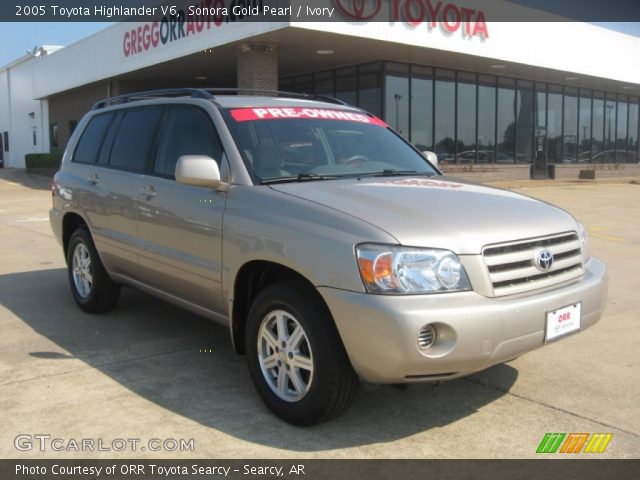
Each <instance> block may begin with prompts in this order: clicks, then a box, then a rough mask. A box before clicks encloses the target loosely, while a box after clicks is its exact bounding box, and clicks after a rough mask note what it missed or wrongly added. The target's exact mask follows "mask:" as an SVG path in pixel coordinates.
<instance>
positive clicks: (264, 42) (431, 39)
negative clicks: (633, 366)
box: [0, 0, 640, 181]
mask: <svg viewBox="0 0 640 480" xmlns="http://www.w3.org/2000/svg"><path fill="white" fill-rule="evenodd" d="M424 2H426V3H422V0H413V1H409V0H406V1H405V0H389V1H387V0H380V1H378V2H375V1H373V2H369V3H367V2H363V3H362V4H363V5H365V9H364V11H363V10H360V11H353V10H350V6H353V5H358V4H359V3H358V2H347V1H345V0H342V1H340V0H335V1H330V0H327V1H326V5H327V6H328V7H332V8H334V7H338V8H336V11H335V12H334V15H333V16H332V17H331V18H333V19H338V20H341V21H331V22H314V21H304V22H303V21H294V20H292V19H290V18H288V19H286V21H281V20H278V18H275V19H274V20H273V21H260V22H251V21H240V22H238V21H234V22H230V21H225V18H224V16H221V15H210V14H204V13H202V12H201V11H200V12H194V14H193V15H189V14H187V15H186V17H181V16H178V17H175V18H174V17H167V16H163V15H162V14H161V13H160V14H159V15H158V16H157V18H145V19H143V20H142V21H140V22H136V23H134V22H122V23H114V24H112V25H111V26H109V27H107V28H105V29H104V30H101V31H98V32H97V33H95V34H93V35H91V36H89V37H87V38H84V39H82V40H80V41H78V42H76V43H73V44H71V45H68V46H66V47H65V48H55V47H42V48H40V49H37V50H36V51H34V52H32V54H30V55H26V56H24V57H23V58H20V59H17V60H16V61H14V62H12V63H10V64H8V65H6V66H3V67H0V152H1V153H0V155H1V157H0V158H1V159H2V162H3V163H4V167H5V168H7V167H11V168H24V166H25V154H28V153H38V152H49V151H51V152H55V151H62V150H64V147H65V145H66V143H67V141H68V139H69V136H70V135H71V133H72V132H73V130H74V128H75V126H76V125H77V123H78V121H79V120H80V118H81V117H82V116H83V114H84V113H85V112H87V111H88V110H89V109H90V108H91V106H92V104H93V103H95V102H97V101H98V100H101V99H104V98H106V97H110V96H115V95H119V94H123V93H128V92H133V91H139V90H151V89H157V88H173V87H202V88H208V87H238V88H242V89H265V90H284V91H292V92H305V93H309V94H315V95H326V96H333V97H336V98H338V99H340V100H342V101H344V102H346V103H349V104H352V105H356V106H359V107H361V108H364V109H366V110H368V111H370V112H372V113H373V114H375V115H377V116H379V117H381V118H382V119H384V120H385V121H386V122H387V123H388V124H389V125H390V126H391V127H392V128H394V129H395V130H397V131H398V132H399V133H400V134H401V135H403V136H404V137H405V138H407V139H408V140H409V141H411V142H412V143H413V144H414V145H416V146H418V148H420V149H421V150H431V151H434V152H436V153H437V155H438V159H439V162H440V165H441V167H442V169H443V170H445V171H447V172H450V173H452V174H455V175H460V176H470V177H472V178H476V179H478V180H480V181H484V180H500V179H524V178H530V177H531V176H533V177H534V178H543V177H547V176H551V177H552V178H590V177H593V176H594V175H595V177H596V178H600V177H603V176H612V175H613V176H628V175H638V174H640V165H639V162H640V158H639V142H638V137H639V133H640V132H639V124H640V122H639V115H640V111H639V99H640V38H639V37H635V36H630V35H626V34H622V33H619V32H616V31H612V30H608V29H604V28H602V27H599V26H595V25H593V24H590V23H582V22H568V21H565V22H558V21H549V22H539V21H537V22H504V21H493V20H492V18H494V17H495V14H494V13H493V11H492V10H490V9H488V8H484V7H481V6H478V5H481V4H479V3H478V2H477V1H476V2H474V1H468V2H465V1H464V0H460V1H459V2H458V1H452V2H447V1H444V2H441V3H440V5H441V7H440V11H439V12H438V13H437V14H436V15H435V16H434V15H432V14H433V13H434V12H433V11H431V16H430V9H433V8H434V7H433V5H432V3H431V2H428V1H427V0H424ZM204 3H206V2H204ZM218 3H219V2H218ZM248 3H252V2H248ZM254 3H257V4H262V2H254ZM309 3H311V2H309ZM316 3H319V2H313V4H314V5H315V4H316ZM405 3H406V4H408V6H406V8H405ZM433 3H434V4H435V2H433ZM491 3H492V6H493V7H494V8H499V9H500V12H504V11H505V9H507V10H508V9H514V11H515V12H516V13H517V14H518V15H520V18H529V17H528V10H527V9H526V8H525V7H521V6H515V5H513V4H511V3H508V2H498V1H496V2H491ZM200 4H203V3H202V2H200ZM496 5H497V7H496ZM380 6H382V7H381V8H382V9H383V10H384V9H385V8H387V7H388V8H389V9H391V10H394V9H395V12H394V11H392V12H391V15H392V16H393V15H394V14H395V15H396V16H395V17H393V18H392V21H374V20H375V18H373V17H372V18H368V16H369V15H373V14H375V13H378V10H375V11H371V10H367V8H370V9H371V8H373V9H375V8H380ZM443 12H444V14H443ZM550 19H551V17H550ZM245 20H247V19H245ZM248 20H251V19H250V18H248ZM356 20H357V21H356ZM553 20H557V18H553Z"/></svg>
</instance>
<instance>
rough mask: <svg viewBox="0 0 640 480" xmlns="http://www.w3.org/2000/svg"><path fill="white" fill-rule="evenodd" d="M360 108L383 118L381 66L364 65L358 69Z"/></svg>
mask: <svg viewBox="0 0 640 480" xmlns="http://www.w3.org/2000/svg"><path fill="white" fill-rule="evenodd" d="M358 71H359V78H358V92H359V95H358V99H359V100H358V102H359V103H358V106H359V107H360V108H364V109H365V110H366V111H367V112H371V113H372V114H374V115H375V116H376V117H382V77H381V73H380V64H373V65H363V66H361V67H359V68H358Z"/></svg>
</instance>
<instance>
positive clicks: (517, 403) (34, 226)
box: [0, 170, 640, 459]
mask: <svg viewBox="0 0 640 480" xmlns="http://www.w3.org/2000/svg"><path fill="white" fill-rule="evenodd" d="M532 185H533V186H532ZM48 187H49V182H48V179H46V178H44V177H38V176H30V175H27V174H25V173H24V172H21V171H8V170H0V239H1V240H0V332H2V333H1V334H0V457H1V458H20V459H23V458H24V459H26V458H82V457H89V458H135V457H141V458H142V457H144V458H152V457H157V458H160V457H172V458H190V457H193V458H296V457H298V458H300V457H301V458H523V457H527V458H531V457H536V453H535V451H536V448H537V446H538V444H539V443H540V441H541V440H542V438H543V436H544V435H545V433H546V432H603V433H608V432H611V433H613V438H612V440H611V442H610V444H609V446H608V448H607V450H606V452H605V453H603V454H602V455H601V456H600V457H605V458H639V457H640V408H638V405H639V400H638V399H640V375H639V374H638V372H639V371H640V354H639V353H638V352H639V349H638V345H639V342H640V328H639V326H640V323H639V321H640V313H639V312H640V295H638V292H639V291H640V269H639V268H638V266H639V260H638V259H639V258H640V222H639V220H640V185H638V184H631V183H602V184H601V183H597V184H591V185H589V184H561V185H555V186H548V184H547V183H542V184H531V183H524V184H522V185H521V186H520V187H519V188H518V189H517V190H518V191H520V192H522V193H525V194H527V195H531V196H534V197H537V198H540V199H543V200H546V201H549V202H552V203H555V204H557V205H559V206H561V207H563V208H565V209H567V210H568V211H570V212H571V213H573V214H574V215H575V216H577V218H579V219H580V220H581V221H582V222H583V223H584V224H585V225H587V227H588V230H589V233H590V246H591V252H592V254H594V255H595V256H598V257H600V258H602V259H603V260H604V261H605V262H606V263H607V264H608V266H609V270H610V292H609V304H608V307H607V311H606V313H605V315H604V317H603V319H602V320H601V322H600V323H599V324H598V325H596V326H595V327H593V328H592V329H590V330H588V331H586V332H583V333H582V334H580V335H576V336H572V337H570V338H567V339H565V340H564V341H561V342H559V343H556V344H553V345H550V346H547V347H546V348H543V349H540V350H537V351H535V352H531V353H529V354H528V355H525V356H523V357H521V358H519V359H516V360H514V361H512V362H510V363H508V364H504V365H499V366H496V367H493V368H491V369H489V370H486V371H484V372H481V373H479V374H476V375H473V376H471V377H468V378H464V379H460V380H455V381H452V382H449V383H445V384H443V385H441V386H439V387H431V386H428V385H417V386H413V387H411V388H409V389H408V390H407V391H400V390H397V389H394V388H391V387H381V388H379V389H377V390H375V391H373V392H365V391H361V392H360V393H359V394H358V397H357V399H356V401H355V403H354V405H353V407H352V408H351V409H350V410H349V411H348V412H347V413H346V414H345V415H344V416H342V417H340V418H339V419H337V420H335V421H333V422H330V423H327V424H324V425H321V426H318V427H314V428H308V429H299V428H295V427H291V426H289V425H287V424H285V423H283V422H282V421H280V420H278V419H276V418H275V417H274V416H272V415H271V414H270V413H269V412H268V411H267V410H266V408H265V407H264V406H263V404H262V402H261V401H260V399H259V398H258V396H257V394H255V392H254V389H253V386H252V384H251V381H250V379H249V375H248V372H247V369H246V368H245V360H244V358H243V357H238V356H236V354H235V353H234V352H233V351H232V349H231V346H230V343H229V335H228V332H227V331H226V330H225V329H223V328H221V327H219V326H217V325H214V324H211V323H209V322H207V321H206V320H203V319H201V318H198V317H196V316H194V315H192V314H190V313H186V312H184V311H181V310H179V309H177V308H174V307H172V306H170V305H167V304H165V303H163V302H161V301H159V300H156V299H154V298H152V297H149V296H147V295H145V294H142V293H139V292H136V291H134V290H132V289H126V290H124V291H123V295H122V298H121V301H120V304H119V306H118V308H117V309H116V310H115V311H113V312H111V313H109V314H105V315H99V316H90V315H88V314H85V313H83V312H82V311H80V310H79V309H78V308H77V307H76V306H75V304H74V302H73V300H72V298H71V295H70V293H69V291H68V287H67V279H66V272H65V264H64V260H63V256H62V252H61V249H60V247H59V246H58V244H57V242H56V241H55V239H54V237H53V235H52V233H51V231H50V229H49V223H48V209H49V206H50V196H51V193H50V191H49V189H48ZM34 434H45V435H50V436H51V437H52V438H62V439H63V440H64V441H65V442H66V443H64V445H68V441H69V440H71V439H78V440H79V439H83V438H91V439H96V440H97V439H102V440H103V441H104V445H107V446H112V445H113V443H112V441H113V440H114V439H140V440H141V444H140V446H141V448H144V445H146V444H148V442H147V441H148V440H149V439H162V440H166V439H176V440H177V439H185V440H189V439H193V450H192V451H158V452H155V451H150V449H148V448H147V449H145V450H144V451H143V450H142V449H138V450H136V451H135V452H132V451H131V450H130V449H126V450H125V451H122V452H120V451H114V450H111V451H93V452H91V451H89V452H82V451H81V452H76V451H74V450H73V449H71V450H66V449H64V450H63V451H51V450H50V449H48V450H46V451H45V452H42V451H40V449H39V448H38V444H34V446H33V448H32V449H31V450H26V451H20V450H17V449H16V447H15V444H14V443H15V438H16V436H18V435H34ZM59 446H60V445H59ZM169 446H171V445H169ZM23 447H24V444H23ZM578 456H583V455H578ZM591 458H593V456H591Z"/></svg>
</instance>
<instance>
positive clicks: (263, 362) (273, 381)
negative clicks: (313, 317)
mask: <svg viewBox="0 0 640 480" xmlns="http://www.w3.org/2000/svg"><path fill="white" fill-rule="evenodd" d="M258 360H259V362H260V369H261V370H262V375H264V379H265V381H266V382H267V385H269V388H270V389H271V391H272V392H273V393H275V394H276V395H277V396H278V397H280V398H281V399H282V400H284V401H285V402H297V401H299V400H302V399H303V398H304V396H305V395H306V394H307V393H308V392H309V388H310V387H311V382H312V380H313V353H312V352H311V346H310V345H309V339H308V338H307V334H306V333H305V331H304V328H302V325H300V323H299V322H298V320H296V319H295V317H294V316H293V315H291V314H290V313H288V312H285V311H284V310H274V311H272V312H270V313H268V314H267V315H266V316H265V317H264V319H263V320H262V325H261V326H260V331H259V333H258Z"/></svg>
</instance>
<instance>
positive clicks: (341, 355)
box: [245, 281, 359, 426]
mask: <svg viewBox="0 0 640 480" xmlns="http://www.w3.org/2000/svg"><path fill="white" fill-rule="evenodd" d="M245 347H246V352H247V357H248V361H249V371H250V373H251V378H252V380H253V383H254V385H255V386H256V389H257V390H258V393H259V395H260V397H261V398H262V400H263V401H264V402H265V404H266V405H267V407H269V409H270V410H271V411H272V412H273V413H275V414H276V415H278V416H279V417H280V418H282V419H284V420H285V421H287V422H289V423H292V424H294V425H300V426H305V425H313V424H317V423H320V422H324V421H327V420H330V419H332V418H335V417H337V416H338V415H340V414H341V413H342V412H344V411H345V410H346V409H347V408H348V407H349V406H350V405H351V402H352V401H353V399H354V397H355V394H356V391H357V387H358V384H359V382H358V379H357V376H356V374H355V373H354V371H353V369H352V368H351V364H350V362H349V358H348V357H347V354H346V352H345V350H344V347H343V345H342V341H341V340H340V336H339V334H338V331H337V329H336V327H335V324H334V323H333V319H332V318H331V314H330V313H329V311H328V310H327V308H326V306H325V304H324V303H323V302H322V300H321V299H320V297H319V296H318V293H317V292H316V291H314V290H313V289H311V288H310V287H306V286H302V285H300V283H299V282H293V281H283V282H278V283H275V284H272V285H269V286H267V287H266V288H265V289H264V290H262V291H261V292H260V293H259V294H258V295H257V296H256V298H255V300H254V301H253V304H252V305H251V309H250V311H249V316H248V319H247V330H246V335H245Z"/></svg>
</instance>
